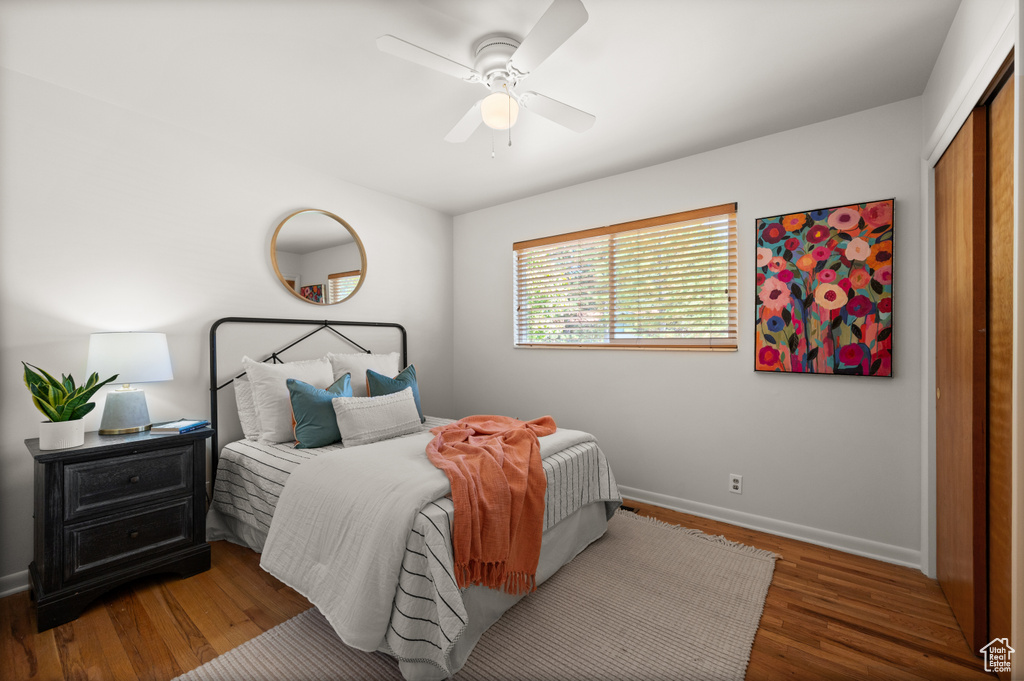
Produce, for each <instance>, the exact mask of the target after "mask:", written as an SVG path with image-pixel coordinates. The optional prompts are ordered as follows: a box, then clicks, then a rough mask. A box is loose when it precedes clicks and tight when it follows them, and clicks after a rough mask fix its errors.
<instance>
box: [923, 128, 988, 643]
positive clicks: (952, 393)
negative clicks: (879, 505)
mask: <svg viewBox="0 0 1024 681" xmlns="http://www.w3.org/2000/svg"><path fill="white" fill-rule="evenodd" d="M986 119H987V112H986V110H985V109H984V108H979V109H975V110H974V112H973V113H972V114H971V116H970V118H968V119H967V122H966V123H964V125H963V127H962V128H961V129H960V132H959V133H957V136H956V138H955V139H954V140H953V142H952V143H951V144H950V145H949V148H948V149H947V150H946V152H945V153H944V154H943V156H942V158H941V159H939V162H938V163H937V164H936V165H935V294H936V297H935V324H936V336H935V354H936V357H935V363H936V366H935V384H936V388H937V390H936V396H935V397H936V410H935V411H936V413H935V420H936V452H935V458H936V461H935V469H936V471H935V473H936V499H937V504H936V506H937V509H936V516H937V517H936V522H937V546H936V550H937V564H936V567H937V571H938V577H939V584H940V585H941V586H942V590H943V592H944V593H945V595H946V600H948V601H949V605H950V607H951V608H952V609H953V614H954V615H955V616H956V619H957V622H958V623H959V624H960V628H961V629H962V630H963V632H964V635H965V637H966V638H967V642H968V643H969V644H970V645H971V647H972V648H973V649H974V650H975V651H977V650H979V649H980V648H981V647H982V646H983V645H985V643H987V639H986V638H985V637H986V636H987V635H988V612H987V607H986V606H987V600H988V593H987V567H986V550H987V547H986V544H987V542H986V519H985V516H986V494H985V485H986V454H985V450H986V433H985V426H986V391H987V385H986V346H987V337H986V285H987V279H986V255H987V252H986V238H985V237H986V186H987V183H986V172H987V166H986V147H987V134H986V127H987V126H986V122H987V120H986Z"/></svg>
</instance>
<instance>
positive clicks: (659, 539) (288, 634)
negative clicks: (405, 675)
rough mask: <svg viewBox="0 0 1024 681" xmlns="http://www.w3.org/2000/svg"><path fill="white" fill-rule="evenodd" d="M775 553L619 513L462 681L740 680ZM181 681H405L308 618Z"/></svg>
mask: <svg viewBox="0 0 1024 681" xmlns="http://www.w3.org/2000/svg"><path fill="white" fill-rule="evenodd" d="M776 557H777V556H775V554H773V553H771V552H769V551H763V550H760V549H755V548H753V547H749V546H744V545H741V544H736V543H733V542H729V541H727V540H725V539H723V538H722V537H711V536H708V535H705V534H702V533H700V532H698V531H696V530H688V529H684V528H680V527H676V526H674V525H668V524H666V523H662V522H659V521H657V520H651V519H648V518H642V517H640V516H637V515H634V514H632V513H628V512H625V511H619V512H617V513H616V515H615V517H614V518H612V520H611V521H610V522H609V524H608V532H607V533H606V534H605V535H604V536H603V537H602V538H601V539H599V540H597V541H596V542H594V543H593V544H592V545H591V546H590V547H589V548H587V549H586V550H585V551H584V552H583V553H581V554H580V555H579V556H577V558H576V559H575V560H573V561H572V562H571V563H569V564H568V565H566V566H565V567H563V568H562V569H561V570H559V571H558V572H557V573H556V574H555V575H554V576H553V577H551V578H550V579H549V580H548V581H547V582H545V583H544V584H542V585H541V586H540V587H539V588H538V589H537V591H536V593H534V594H531V595H530V596H528V597H526V598H525V599H523V600H522V601H520V602H519V603H518V604H516V605H515V606H514V607H513V608H512V609H510V610H509V611H508V612H506V613H505V615H504V616H503V617H502V618H501V619H500V620H499V621H498V622H497V623H496V624H495V625H494V626H493V627H491V628H490V629H489V630H488V631H487V632H485V633H484V635H483V637H482V638H481V639H480V642H479V643H478V644H477V646H476V648H475V649H474V651H473V653H472V654H471V655H470V656H469V660H468V661H467V662H466V665H465V666H464V667H463V668H462V670H461V671H460V672H459V673H458V674H456V676H455V678H456V679H459V680H481V681H483V680H488V681H490V680H492V679H531V680H534V681H539V680H541V679H552V680H555V679H558V680H561V679H580V680H582V679H588V680H589V679H651V680H654V679H674V680H676V679H693V680H694V681H717V680H719V679H742V678H743V677H744V674H745V672H746V668H747V662H748V661H749V659H750V649H751V646H752V645H753V643H754V634H755V633H756V632H757V626H758V622H759V621H760V619H761V611H762V609H763V608H764V599H765V596H766V594H767V592H768V586H769V584H771V580H772V573H773V571H774V569H775V558H776ZM179 679H180V680H181V681H284V680H296V681H298V680H300V679H301V680H302V681H307V680H314V679H322V680H323V681H328V680H332V681H333V680H336V679H401V674H400V673H399V671H398V665H397V663H396V662H394V660H392V659H391V658H389V657H387V656H385V655H382V654H371V653H364V652H361V651H357V650H353V649H351V648H348V647H347V646H345V645H344V644H343V643H342V642H341V640H340V639H338V637H337V635H336V634H335V633H334V630H333V629H331V627H330V625H329V624H328V623H327V620H325V619H324V617H323V616H322V615H321V614H320V612H319V611H318V610H317V609H316V608H313V609H311V610H307V611H306V612H304V613H302V614H301V615H298V616H296V617H293V618H292V619H290V620H288V621H287V622H285V623H283V624H280V625H278V626H276V627H274V628H273V629H271V630H270V631H267V632H266V633H264V634H262V635H261V636H259V637H257V638H255V639H253V640H251V641H248V642H246V643H244V644H242V645H241V646H239V647H237V648H235V649H234V650H231V651H229V652H228V653H226V654H224V655H221V656H220V657H218V658H216V659H214V660H211V661H210V662H207V663H206V664H204V665H203V666H201V667H199V668H198V669H195V670H193V671H192V672H190V673H188V674H184V675H182V676H181V677H179Z"/></svg>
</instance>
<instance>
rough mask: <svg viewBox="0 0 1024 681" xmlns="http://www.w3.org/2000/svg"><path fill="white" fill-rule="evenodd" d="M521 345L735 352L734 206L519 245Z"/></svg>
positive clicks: (515, 249) (517, 295)
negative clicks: (696, 349)
mask: <svg viewBox="0 0 1024 681" xmlns="http://www.w3.org/2000/svg"><path fill="white" fill-rule="evenodd" d="M513 256H514V268H513V269H514V278H515V281H514V296H515V300H514V310H515V344H516V345H517V346H574V347H624V348H625V347H632V348H638V347H639V348H701V349H711V350H725V349H735V348H736V337H737V302H736V298H737V265H736V204H725V205H722V206H713V207H710V208H705V209H700V210H695V211H688V212H685V213H674V214H672V215H664V216H661V217H657V218H649V219H646V220H638V221H635V222H629V223H624V224H620V225H611V226H608V227H600V228H597V229H591V230H585V231H582V232H572V233H569V234H562V235H558V236H553V237H546V238H542V239H534V240H532V241H525V242H519V243H516V244H513Z"/></svg>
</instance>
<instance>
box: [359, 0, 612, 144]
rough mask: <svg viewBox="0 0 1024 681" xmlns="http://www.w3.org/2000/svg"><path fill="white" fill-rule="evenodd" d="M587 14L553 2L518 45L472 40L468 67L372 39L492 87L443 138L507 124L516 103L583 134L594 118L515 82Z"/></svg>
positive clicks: (502, 38) (397, 42)
mask: <svg viewBox="0 0 1024 681" xmlns="http://www.w3.org/2000/svg"><path fill="white" fill-rule="evenodd" d="M588 18H589V15H588V14H587V10H586V8H584V7H583V3H582V2H580V0H554V2H552V3H551V6H550V7H548V9H547V11H546V12H544V15H543V16H542V17H541V18H540V20H539V21H538V22H537V24H536V26H534V27H533V29H532V30H531V31H530V33H529V35H527V36H526V38H525V39H524V40H523V41H522V42H521V43H520V42H519V41H518V40H515V39H514V38H510V37H509V36H507V35H491V36H487V37H485V38H483V39H482V40H481V41H480V42H478V43H477V45H476V61H475V63H474V65H473V66H474V68H470V67H468V66H464V65H463V64H460V63H458V62H456V61H452V60H451V59H448V58H447V57H442V56H441V55H439V54H437V53H435V52H431V51H430V50H425V49H423V48H422V47H419V46H417V45H413V44H412V43H410V42H406V41H405V40H402V39H401V38H396V37H395V36H393V35H382V36H381V37H379V38H377V48H378V49H380V50H381V51H382V52H387V53H388V54H393V55H395V56H396V57H401V58H402V59H407V60H409V61H411V62H414V63H416V64H419V65H420V66H426V67H427V68H431V69H434V70H436V71H440V72H441V73H447V74H448V75H450V76H455V77H456V78H460V79H462V80H464V81H466V82H467V83H480V84H482V85H483V86H484V87H486V88H487V89H488V90H491V91H492V93H491V94H490V95H488V96H486V97H484V98H483V99H481V100H479V101H477V102H476V103H475V104H473V106H472V107H470V109H469V111H467V112H466V114H465V115H464V116H463V117H462V119H461V120H460V121H459V122H458V123H456V124H455V127H454V128H452V129H451V131H450V132H449V133H448V134H447V135H446V136H445V138H444V139H445V141H447V142H465V141H466V140H467V139H469V137H470V135H472V134H473V132H474V131H475V130H476V129H477V127H479V125H480V123H484V124H486V125H487V126H489V127H491V128H494V129H496V130H505V129H507V128H511V127H512V126H513V125H515V123H516V119H517V118H518V115H519V107H522V108H524V109H526V110H528V111H532V112H533V113H535V114H537V115H539V116H542V117H544V118H546V119H548V120H549V121H553V122H555V123H558V124H559V125H562V126H564V127H566V128H569V129H570V130H573V131H575V132H584V131H586V130H589V129H590V127H591V126H592V125H594V121H595V120H596V119H595V118H594V116H592V115H591V114H588V113H587V112H585V111H580V110H579V109H577V108H575V107H571V106H569V105H568V104H563V103H562V102H559V101H556V100H554V99H551V98H550V97H546V96H544V95H542V94H539V93H537V92H519V91H517V90H516V86H517V85H519V83H520V82H521V81H522V80H523V79H524V78H526V77H527V76H528V75H530V73H532V72H533V71H534V70H535V69H536V68H537V67H538V66H540V64H541V63H542V62H543V61H544V60H545V59H547V58H548V57H550V56H551V54H552V53H553V52H554V51H555V50H557V49H558V48H559V47H560V46H561V45H562V43H564V42H565V41H566V40H568V39H569V37H570V36H571V35H572V34H573V33H575V32H576V31H577V30H579V28H580V27H581V26H583V24H585V23H587V19H588Z"/></svg>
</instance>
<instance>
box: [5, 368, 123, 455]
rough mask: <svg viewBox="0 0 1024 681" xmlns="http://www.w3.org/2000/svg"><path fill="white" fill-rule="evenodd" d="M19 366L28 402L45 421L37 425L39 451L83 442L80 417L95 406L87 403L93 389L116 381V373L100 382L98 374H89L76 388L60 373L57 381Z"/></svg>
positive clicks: (94, 392) (83, 431)
mask: <svg viewBox="0 0 1024 681" xmlns="http://www.w3.org/2000/svg"><path fill="white" fill-rule="evenodd" d="M22 365H23V366H24V367H25V387H27V388H28V390H29V392H30V393H32V403H33V404H35V405H36V408H37V409H39V411H41V412H43V416H45V417H46V418H47V419H49V420H48V421H44V422H43V423H41V424H39V449H67V448H68V447H78V446H79V445H81V444H82V443H84V442H85V424H84V422H83V421H82V417H84V416H85V415H86V414H88V413H89V412H90V411H92V410H93V409H94V408H95V407H96V405H95V404H94V403H93V402H90V401H89V400H91V399H92V396H93V395H95V394H96V391H97V390H99V389H100V388H102V387H103V386H105V385H106V384H107V383H110V382H111V381H113V380H114V379H115V378H117V374H114V375H113V376H111V377H110V378H108V379H107V380H105V381H100V380H99V378H100V377H99V374H97V373H95V372H93V374H92V376H90V377H89V380H88V381H86V382H85V384H84V385H80V386H76V385H75V379H74V378H72V377H71V376H65V375H64V374H61V380H59V381H58V380H57V379H56V378H54V377H53V376H51V375H50V374H48V373H46V372H45V371H43V370H42V369H40V368H39V367H37V366H33V365H31V364H26V363H25V362H22ZM33 369H35V371H33Z"/></svg>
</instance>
